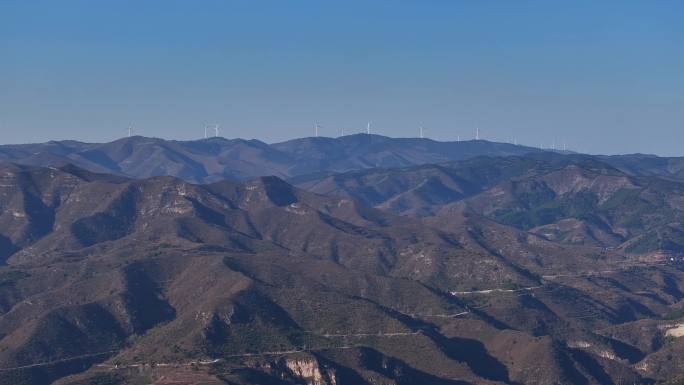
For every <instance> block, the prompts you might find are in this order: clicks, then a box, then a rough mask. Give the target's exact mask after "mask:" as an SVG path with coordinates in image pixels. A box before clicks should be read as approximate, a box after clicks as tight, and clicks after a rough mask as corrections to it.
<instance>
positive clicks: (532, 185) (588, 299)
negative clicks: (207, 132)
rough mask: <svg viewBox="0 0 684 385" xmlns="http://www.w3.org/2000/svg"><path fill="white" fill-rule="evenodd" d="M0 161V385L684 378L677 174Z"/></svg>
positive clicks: (589, 163)
mask: <svg viewBox="0 0 684 385" xmlns="http://www.w3.org/2000/svg"><path fill="white" fill-rule="evenodd" d="M0 159H2V160H4V162H3V163H0V261H2V265H1V266H0V383H8V384H10V383H11V384H31V385H33V384H51V383H54V384H144V383H150V384H160V385H161V384H186V383H187V384H311V385H332V384H336V385H339V384H388V385H389V384H438V385H439V384H445V385H451V384H453V385H456V384H540V385H542V384H544V385H545V384H616V385H620V384H633V383H638V384H653V383H658V382H666V381H673V382H672V383H675V382H676V381H677V379H676V378H677V376H680V375H683V374H684V369H682V368H681V361H680V360H679V358H678V357H681V356H682V354H684V339H680V338H679V336H681V335H684V332H682V330H683V329H684V318H683V317H684V302H683V301H682V300H683V299H684V260H683V257H684V227H683V226H682V214H683V213H684V182H683V181H682V180H681V178H682V171H681V169H680V166H679V165H680V164H682V162H681V160H680V158H667V159H665V158H658V157H653V156H648V155H623V156H589V155H582V154H572V153H559V152H553V151H540V150H538V149H533V148H529V147H522V146H514V145H510V144H502V143H493V142H486V141H468V142H452V143H440V142H435V141H431V140H426V139H391V138H385V137H380V136H375V135H370V136H369V135H352V136H349V137H343V138H338V139H331V138H306V139H299V140H294V141H289V142H285V143H278V144H272V145H268V144H265V143H262V142H258V141H245V140H226V139H222V138H213V139H208V140H200V141H194V142H174V141H165V140H161V139H151V138H142V137H132V138H126V139H122V140H119V141H115V142H112V143H107V144H86V143H80V142H70V141H67V142H50V143H45V144H34V145H11V146H10V145H6V146H0Z"/></svg>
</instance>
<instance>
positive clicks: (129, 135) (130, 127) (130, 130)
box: [128, 124, 133, 138]
mask: <svg viewBox="0 0 684 385" xmlns="http://www.w3.org/2000/svg"><path fill="white" fill-rule="evenodd" d="M132 132H133V125H131V124H129V125H128V137H129V138H130V137H131V133H132Z"/></svg>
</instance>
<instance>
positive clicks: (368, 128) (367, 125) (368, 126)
mask: <svg viewBox="0 0 684 385" xmlns="http://www.w3.org/2000/svg"><path fill="white" fill-rule="evenodd" d="M370 126H371V122H368V124H366V134H368V135H370Z"/></svg>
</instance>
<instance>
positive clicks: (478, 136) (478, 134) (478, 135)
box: [475, 127, 480, 140]
mask: <svg viewBox="0 0 684 385" xmlns="http://www.w3.org/2000/svg"><path fill="white" fill-rule="evenodd" d="M475 140H480V128H479V127H478V128H476V129H475Z"/></svg>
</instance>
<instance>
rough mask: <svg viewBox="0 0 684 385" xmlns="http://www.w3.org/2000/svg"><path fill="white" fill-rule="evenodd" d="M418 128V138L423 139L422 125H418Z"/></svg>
mask: <svg viewBox="0 0 684 385" xmlns="http://www.w3.org/2000/svg"><path fill="white" fill-rule="evenodd" d="M419 129H420V138H421V139H423V138H424V137H425V136H423V126H422V125H421V126H419Z"/></svg>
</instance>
